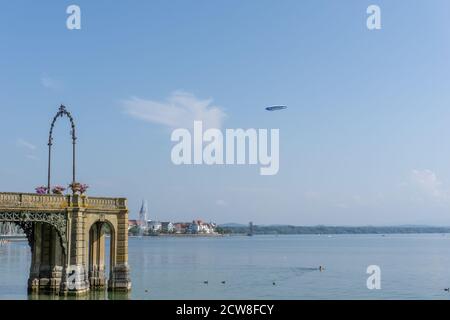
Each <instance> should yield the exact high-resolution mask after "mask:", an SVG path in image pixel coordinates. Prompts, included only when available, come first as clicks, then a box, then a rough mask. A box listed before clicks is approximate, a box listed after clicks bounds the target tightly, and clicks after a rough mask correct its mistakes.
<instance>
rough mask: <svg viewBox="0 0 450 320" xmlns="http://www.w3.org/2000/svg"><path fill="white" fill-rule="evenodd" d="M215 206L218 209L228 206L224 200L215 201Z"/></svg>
mask: <svg viewBox="0 0 450 320" xmlns="http://www.w3.org/2000/svg"><path fill="white" fill-rule="evenodd" d="M216 205H218V206H220V207H225V206H227V205H228V203H227V202H226V201H225V200H217V201H216Z"/></svg>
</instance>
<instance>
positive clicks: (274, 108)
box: [266, 106, 287, 111]
mask: <svg viewBox="0 0 450 320" xmlns="http://www.w3.org/2000/svg"><path fill="white" fill-rule="evenodd" d="M283 109H287V107H286V106H272V107H267V108H266V110H267V111H278V110H283Z"/></svg>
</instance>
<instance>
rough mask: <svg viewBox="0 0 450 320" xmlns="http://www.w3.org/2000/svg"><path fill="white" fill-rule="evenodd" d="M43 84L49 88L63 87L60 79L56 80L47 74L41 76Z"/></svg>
mask: <svg viewBox="0 0 450 320" xmlns="http://www.w3.org/2000/svg"><path fill="white" fill-rule="evenodd" d="M41 84H42V85H43V86H44V87H45V88H48V89H59V88H60V87H61V83H60V82H59V81H58V80H55V79H53V78H51V77H49V76H47V75H43V76H42V77H41Z"/></svg>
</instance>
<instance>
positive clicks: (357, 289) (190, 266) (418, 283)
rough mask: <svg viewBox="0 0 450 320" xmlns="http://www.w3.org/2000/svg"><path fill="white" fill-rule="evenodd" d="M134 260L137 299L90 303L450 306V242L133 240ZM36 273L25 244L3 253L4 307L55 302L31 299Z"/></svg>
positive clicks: (374, 238)
mask: <svg viewBox="0 0 450 320" xmlns="http://www.w3.org/2000/svg"><path fill="white" fill-rule="evenodd" d="M129 258H130V265H131V268H132V281H133V290H132V292H131V293H130V294H129V295H128V296H126V295H114V296H113V295H111V294H107V293H96V294H92V295H91V296H90V297H89V298H91V299H127V298H128V299H450V294H449V293H448V292H445V291H444V290H443V289H444V288H448V287H450V235H441V234H436V235H386V236H381V235H336V236H326V235H322V236H309V235H308V236H254V237H237V236H236V237H223V238H166V237H148V238H141V239H139V238H130V245H129ZM29 265H30V250H29V247H28V245H27V244H26V243H12V244H9V245H6V246H0V299H28V298H39V299H48V298H51V297H46V296H40V297H28V295H27V293H26V289H27V288H26V282H27V277H28V271H29ZM320 265H322V266H324V267H325V270H324V271H322V272H320V271H319V270H318V267H319V266H320ZM369 265H378V266H380V268H381V289H380V290H368V289H367V286H366V281H367V278H368V276H369V275H368V274H366V269H367V267H368V266H369ZM204 281H208V284H205V283H204ZM222 281H225V283H224V284H223V283H222ZM273 283H275V285H274V284H273Z"/></svg>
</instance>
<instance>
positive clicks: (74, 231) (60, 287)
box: [0, 193, 131, 295]
mask: <svg viewBox="0 0 450 320" xmlns="http://www.w3.org/2000/svg"><path fill="white" fill-rule="evenodd" d="M0 222H14V223H16V224H18V225H19V226H20V227H21V228H22V229H23V230H24V232H25V234H26V235H27V238H28V243H29V245H30V248H31V266H30V276H29V279H28V290H29V292H30V293H41V292H42V293H54V294H63V295H65V294H75V295H80V294H84V293H87V292H88V291H89V290H97V289H101V290H103V289H105V288H108V290H111V291H129V290H130V289H131V280H130V268H129V265H128V208H127V200H126V199H124V198H93V197H92V198H91V197H87V196H84V195H78V194H75V195H66V196H64V195H49V194H46V195H38V194H28V193H0ZM107 238H108V239H109V243H110V245H109V259H108V261H106V244H105V243H106V239H107ZM107 270H109V274H107V272H106V271H107Z"/></svg>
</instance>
